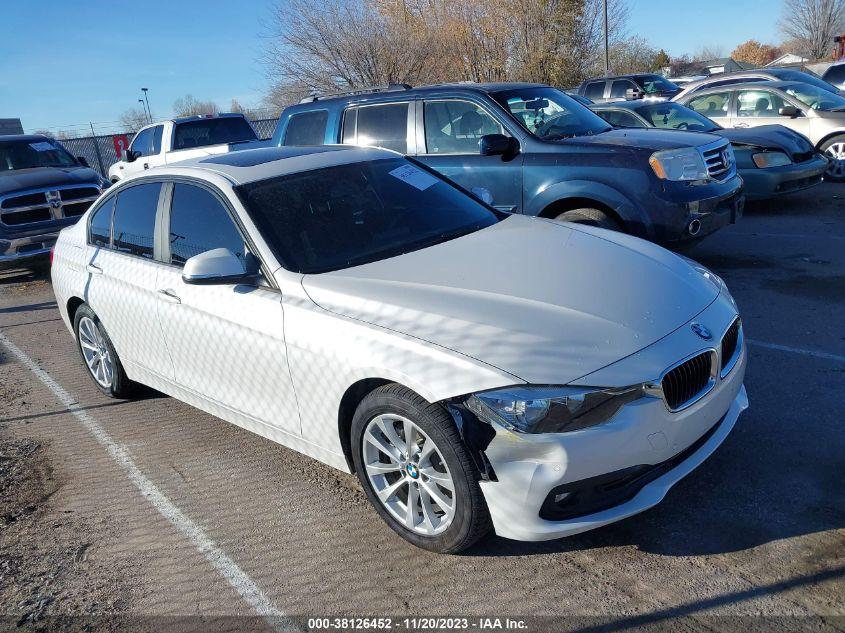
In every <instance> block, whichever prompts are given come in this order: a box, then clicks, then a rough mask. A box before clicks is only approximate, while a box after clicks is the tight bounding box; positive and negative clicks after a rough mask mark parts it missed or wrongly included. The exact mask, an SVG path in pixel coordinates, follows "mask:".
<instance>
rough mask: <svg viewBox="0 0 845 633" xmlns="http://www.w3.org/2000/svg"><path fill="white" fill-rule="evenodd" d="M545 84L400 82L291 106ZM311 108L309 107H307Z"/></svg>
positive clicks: (308, 100) (319, 98) (503, 89)
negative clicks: (409, 84) (404, 85)
mask: <svg viewBox="0 0 845 633" xmlns="http://www.w3.org/2000/svg"><path fill="white" fill-rule="evenodd" d="M549 87H550V86H548V85H547V84H540V83H524V82H500V83H499V82H483V83H476V82H474V81H458V82H452V83H442V84H431V85H427V86H416V87H413V88H405V89H403V88H402V87H401V84H398V85H397V87H395V88H392V89H389V90H384V89H380V90H376V89H366V88H364V89H361V90H353V91H349V92H348V93H338V94H327V95H325V96H321V95H319V94H317V95H312V96H309V97H305V98H304V99H303V100H302V101H300V102H299V103H298V104H295V105H294V106H291V108H296V106H311V105H313V104H316V103H326V102H332V101H346V100H349V101H353V100H355V99H361V98H369V97H378V98H385V99H387V100H393V99H399V100H401V99H402V98H403V97H405V96H415V95H424V94H437V93H440V92H456V91H466V92H484V93H497V92H506V91H509V90H519V89H522V88H549ZM308 109H311V108H308Z"/></svg>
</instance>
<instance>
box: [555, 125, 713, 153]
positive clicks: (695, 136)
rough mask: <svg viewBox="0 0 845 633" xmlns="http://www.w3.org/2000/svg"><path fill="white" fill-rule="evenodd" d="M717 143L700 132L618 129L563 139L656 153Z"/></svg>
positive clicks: (576, 143)
mask: <svg viewBox="0 0 845 633" xmlns="http://www.w3.org/2000/svg"><path fill="white" fill-rule="evenodd" d="M718 141H719V137H718V136H715V135H713V134H704V133H702V132H681V131H678V130H658V129H655V128H636V129H633V128H624V129H623V128H619V129H615V130H609V131H607V132H602V133H601V134H595V135H593V136H576V137H574V138H571V139H564V140H563V141H557V142H563V143H569V144H575V145H604V146H622V147H628V148H631V149H635V150H636V149H640V150H647V151H650V152H656V151H659V150H663V149H678V148H679V147H698V146H701V145H710V144H711V143H716V142H718Z"/></svg>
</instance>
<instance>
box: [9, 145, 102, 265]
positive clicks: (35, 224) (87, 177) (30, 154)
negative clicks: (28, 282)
mask: <svg viewBox="0 0 845 633" xmlns="http://www.w3.org/2000/svg"><path fill="white" fill-rule="evenodd" d="M109 184H110V183H109V182H108V181H107V180H105V179H104V178H102V177H101V176H100V175H99V174H98V173H97V172H96V171H94V170H93V169H91V168H89V167H88V163H87V162H86V160H85V159H84V158H81V157H80V158H74V157H73V156H72V155H71V154H70V153H68V151H67V150H66V149H65V148H64V147H63V146H62V145H61V143H59V142H57V141H55V140H53V139H52V138H49V137H47V136H41V135H40V134H15V135H6V136H0V265H3V267H6V266H7V265H10V264H19V263H24V262H27V261H31V260H35V259H46V255H47V253H49V252H50V248H52V246H53V243H54V242H55V241H56V237H57V236H58V234H59V230H60V229H62V228H64V227H66V226H69V225H71V224H74V223H75V222H76V221H77V220H78V219H79V217H80V216H81V215H82V214H83V213H85V211H87V210H88V207H89V206H91V203H92V202H94V200H96V199H97V198H98V197H99V196H100V194H101V193H102V192H103V191H104V190H105V189H106V188H107V187H108V186H109Z"/></svg>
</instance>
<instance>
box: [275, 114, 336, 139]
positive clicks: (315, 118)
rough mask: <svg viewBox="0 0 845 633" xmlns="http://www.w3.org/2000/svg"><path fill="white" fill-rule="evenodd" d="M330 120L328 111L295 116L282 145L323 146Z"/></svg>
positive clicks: (290, 121) (286, 131) (286, 130)
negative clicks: (327, 124) (327, 123)
mask: <svg viewBox="0 0 845 633" xmlns="http://www.w3.org/2000/svg"><path fill="white" fill-rule="evenodd" d="M328 119H329V113H328V111H326V110H315V111H313V112H302V113H300V114H294V115H293V116H291V118H290V119H289V120H288V126H287V128H286V129H285V139H284V141H283V142H282V145H323V143H325V140H326V122H327V121H328Z"/></svg>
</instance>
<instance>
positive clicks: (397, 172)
mask: <svg viewBox="0 0 845 633" xmlns="http://www.w3.org/2000/svg"><path fill="white" fill-rule="evenodd" d="M236 191H237V192H238V195H239V196H240V198H241V200H242V201H243V203H244V206H245V207H246V210H247V212H248V213H249V215H250V217H251V218H252V220H253V221H254V222H255V224H256V226H258V228H259V230H260V231H261V234H262V235H263V236H264V238H265V239H266V240H267V242H268V244H269V245H270V247H271V248H272V249H273V251H274V253H275V254H276V256H277V257H278V258H279V260H280V261H281V262H283V264H284V266H285V268H287V269H288V270H290V271H293V272H299V273H321V272H328V271H331V270H339V269H342V268H348V267H350V266H357V265H360V264H366V263H369V262H374V261H378V260H381V259H387V258H388V257H395V256H396V255H401V254H403V253H408V252H411V251H415V250H419V249H422V248H427V247H429V246H433V245H435V244H439V243H440V242H445V241H447V240H450V239H454V238H457V237H460V236H462V235H466V234H468V233H472V232H474V231H478V230H479V229H482V228H484V227H487V226H490V225H492V224H495V223H496V222H498V221H499V219H500V215H499V214H497V213H496V212H495V211H493V210H492V209H489V208H488V207H486V206H484V205H483V204H481V203H480V202H478V201H476V200H475V199H474V198H472V197H471V196H469V195H467V194H466V193H464V192H462V191H460V190H459V189H457V188H456V187H454V186H453V185H451V184H449V183H448V182H446V181H444V180H442V179H441V178H439V177H438V176H435V175H433V174H432V173H431V172H429V171H428V170H426V169H424V168H422V167H419V166H418V165H416V164H415V163H411V162H409V161H407V160H405V159H402V158H395V159H393V158H390V159H385V160H378V161H372V162H364V163H352V164H350V165H338V166H335V167H326V168H324V169H316V170H313V171H307V172H302V173H297V174H293V175H290V176H280V177H277V178H271V179H268V180H260V181H257V182H254V183H249V184H246V185H242V186H240V187H238V188H237V189H236Z"/></svg>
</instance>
